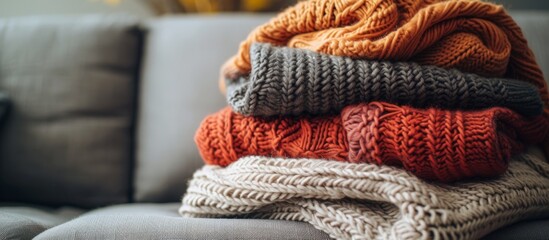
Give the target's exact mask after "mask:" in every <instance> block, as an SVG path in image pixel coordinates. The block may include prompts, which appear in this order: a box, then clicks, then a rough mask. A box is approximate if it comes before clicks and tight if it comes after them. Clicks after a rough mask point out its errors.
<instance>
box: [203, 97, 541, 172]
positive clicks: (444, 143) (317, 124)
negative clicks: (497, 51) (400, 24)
mask: <svg viewBox="0 0 549 240" xmlns="http://www.w3.org/2000/svg"><path fill="white" fill-rule="evenodd" d="M548 133H549V128H548V127H547V124H546V122H545V120H544V117H542V116H538V117H535V118H532V119H527V118H524V117H522V116H520V115H518V114H516V113H515V112H513V111H511V110H508V109H505V108H490V109H487V110H481V111H445V110H440V109H426V110H420V109H415V108H411V107H407V106H396V105H393V104H388V103H382V102H372V103H369V104H359V105H353V106H349V107H346V108H345V109H344V110H343V111H342V112H341V114H340V115H332V116H323V117H310V116H302V117H299V118H293V117H279V118H269V119H266V118H258V117H245V116H242V115H239V114H236V113H233V112H232V111H231V110H230V108H225V109H223V110H221V111H220V112H218V113H215V114H213V115H210V116H208V117H207V118H206V119H205V120H204V121H203V122H202V124H201V126H200V127H199V129H198V131H197V134H196V143H197V145H198V149H199V151H200V154H201V155H202V157H203V159H204V161H205V162H206V163H207V164H214V165H221V166H227V165H229V164H230V163H233V162H235V161H237V160H238V159H239V158H240V157H243V156H248V155H261V156H273V157H291V158H325V159H329V160H337V161H348V162H368V163H377V164H385V165H393V166H401V167H403V168H405V169H406V170H408V171H410V172H412V173H413V174H415V175H417V176H419V177H421V178H424V179H428V180H438V181H443V182H451V181H456V180H461V179H465V178H471V177H492V176H497V175H500V174H502V173H503V172H504V171H505V170H506V169H507V165H508V160H509V158H510V157H511V155H513V154H515V153H517V152H520V151H522V150H523V148H524V144H528V143H532V144H533V143H539V142H541V141H542V140H543V139H544V137H545V136H546V135H547V134H548Z"/></svg>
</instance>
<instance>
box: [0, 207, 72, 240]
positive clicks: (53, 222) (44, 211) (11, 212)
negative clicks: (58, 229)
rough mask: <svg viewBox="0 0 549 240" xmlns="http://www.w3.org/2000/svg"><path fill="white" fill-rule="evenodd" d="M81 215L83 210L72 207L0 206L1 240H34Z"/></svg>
mask: <svg viewBox="0 0 549 240" xmlns="http://www.w3.org/2000/svg"><path fill="white" fill-rule="evenodd" d="M0 205H2V204H0ZM81 213H82V210H80V209H76V208H70V207H64V208H59V209H50V208H43V207H36V206H25V205H5V206H0V226H1V227H0V240H8V239H18V240H21V239H32V238H33V237H35V236H36V235H38V234H40V233H41V232H43V231H45V230H47V229H49V228H51V227H54V226H57V225H59V224H61V223H64V222H66V221H68V220H71V219H72V218H74V217H76V216H78V215H80V214H81Z"/></svg>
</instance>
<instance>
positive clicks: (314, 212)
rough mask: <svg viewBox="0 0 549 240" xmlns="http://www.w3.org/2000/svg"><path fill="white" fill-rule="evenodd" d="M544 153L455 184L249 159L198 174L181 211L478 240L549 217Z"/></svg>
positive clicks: (369, 235) (334, 233)
mask: <svg viewBox="0 0 549 240" xmlns="http://www.w3.org/2000/svg"><path fill="white" fill-rule="evenodd" d="M541 155H542V153H540V152H539V151H537V150H536V149H531V150H529V151H528V153H527V154H523V155H518V156H516V157H514V159H513V160H512V161H511V163H510V166H509V171H507V172H506V173H505V174H504V175H503V176H502V177H500V178H496V179H492V180H485V181H480V182H463V183H456V184H452V185H445V184H430V183H427V182H424V181H422V180H420V179H418V178H416V177H415V176H413V175H411V174H409V173H407V172H406V171H403V170H400V169H397V168H392V167H388V166H377V165H373V164H350V163H341V162H334V161H327V160H321V159H278V158H269V157H255V156H250V157H245V158H242V159H240V160H238V161H237V162H235V163H233V164H232V165H230V166H229V167H227V168H222V167H219V166H205V167H204V168H202V169H201V170H199V171H198V172H196V173H195V174H194V177H193V179H192V180H191V181H190V183H189V188H188V189H187V193H186V194H185V196H184V197H183V204H182V206H181V208H180V209H179V212H180V214H181V215H183V216H186V217H222V218H226V217H249V218H265V219H283V220H292V221H304V222H308V223H310V224H312V225H313V226H315V227H316V228H317V229H319V230H322V231H324V232H326V233H328V234H329V235H330V236H331V237H333V238H336V239H398V240H402V239H412V240H417V239H478V238H480V237H482V236H484V235H486V234H488V233H489V232H491V231H494V230H496V229H498V228H500V227H503V226H505V225H508V224H511V223H513V222H517V221H520V220H525V219H529V218H536V217H547V216H549V164H548V163H547V162H546V160H545V159H544V158H543V157H542V156H541Z"/></svg>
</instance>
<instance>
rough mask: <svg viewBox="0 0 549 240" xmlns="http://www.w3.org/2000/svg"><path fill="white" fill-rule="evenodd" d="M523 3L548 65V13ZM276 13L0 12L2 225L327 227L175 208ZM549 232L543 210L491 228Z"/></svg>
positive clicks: (112, 231)
mask: <svg viewBox="0 0 549 240" xmlns="http://www.w3.org/2000/svg"><path fill="white" fill-rule="evenodd" d="M513 15H514V16H515V18H516V20H517V21H518V22H519V24H520V25H521V26H522V27H523V29H524V32H525V34H526V36H527V38H528V39H529V42H530V45H531V47H532V48H533V49H534V51H535V54H536V57H537V58H538V63H539V64H540V65H541V66H542V67H543V68H544V72H545V74H546V79H549V76H548V75H547V74H549V49H547V48H546V46H547V44H545V43H546V41H547V39H549V31H547V30H549V29H547V26H549V13H543V12H538V13H536V12H515V13H513ZM269 17H270V16H265V15H238V16H236V15H220V16H180V17H167V18H160V19H153V20H146V21H144V20H139V19H134V18H131V17H128V16H86V17H26V18H14V19H4V20H0V95H1V96H4V95H5V96H8V98H9V102H10V103H11V106H10V108H9V111H8V113H7V115H6V117H5V119H3V121H0V239H31V238H36V239H329V237H328V236H327V235H326V234H324V233H322V232H320V231H318V230H316V229H315V228H313V227H312V226H310V225H308V224H306V223H301V222H288V221H272V220H251V219H189V218H182V217H179V216H178V214H177V208H178V207H179V200H180V199H181V196H182V194H183V193H184V192H185V187H186V182H187V180H188V179H189V178H190V177H191V175H192V173H193V172H194V171H195V170H196V169H197V168H198V167H200V166H201V165H202V164H203V163H202V161H201V159H200V157H199V155H198V152H197V150H196V147H195V145H194V141H193V135H194V132H195V130H196V128H197V127H198V124H199V123H200V121H201V119H202V118H203V117H204V116H205V115H206V114H208V113H212V112H215V111H217V110H219V109H220V108H222V107H223V106H224V105H225V101H224V99H223V97H222V96H221V94H219V91H218V88H217V79H218V69H219V67H220V65H221V64H222V63H223V62H224V61H225V60H226V59H227V58H228V57H229V56H231V55H232V54H233V53H235V51H236V49H237V47H238V43H239V41H240V40H242V39H244V37H245V35H246V34H247V33H248V32H249V31H250V30H251V29H252V28H253V27H254V26H256V25H259V24H261V23H262V22H265V21H266V20H267V19H268V18H269ZM2 94H3V95H2ZM3 99H4V98H3ZM5 102H6V101H2V103H5ZM0 107H1V108H2V109H5V108H4V106H0ZM0 120H1V119H0ZM547 236H549V220H544V219H539V220H535V221H528V222H522V223H517V224H515V225H512V226H508V227H506V228H504V229H501V230H499V231H497V232H495V233H493V234H492V235H490V236H488V237H487V238H488V239H505V238H507V239H547Z"/></svg>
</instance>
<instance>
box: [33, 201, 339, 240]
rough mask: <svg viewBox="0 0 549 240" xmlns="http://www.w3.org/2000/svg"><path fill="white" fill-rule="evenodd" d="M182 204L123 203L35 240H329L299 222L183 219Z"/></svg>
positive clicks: (75, 221)
mask: <svg viewBox="0 0 549 240" xmlns="http://www.w3.org/2000/svg"><path fill="white" fill-rule="evenodd" d="M180 205H181V203H170V204H133V205H132V204H126V205H118V206H112V207H107V208H102V209H98V210H95V211H92V212H89V213H87V214H84V215H82V216H81V217H79V218H76V219H74V220H72V221H70V222H67V223H65V224H62V225H59V226H57V227H54V228H51V229H49V230H47V231H45V232H44V233H42V234H40V235H38V236H37V238H36V239H38V240H40V239H117V240H119V239H330V238H329V237H328V235H326V234H324V233H323V232H321V231H319V230H316V229H315V228H314V227H313V226H312V225H309V224H307V223H302V222H291V221H275V220H252V219H201V218H183V217H181V216H179V214H178V213H177V209H178V208H179V206H180Z"/></svg>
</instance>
